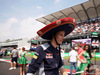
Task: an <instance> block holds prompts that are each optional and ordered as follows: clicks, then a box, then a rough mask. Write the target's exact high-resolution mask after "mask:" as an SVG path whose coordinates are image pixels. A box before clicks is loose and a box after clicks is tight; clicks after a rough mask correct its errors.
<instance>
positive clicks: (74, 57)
mask: <svg viewBox="0 0 100 75" xmlns="http://www.w3.org/2000/svg"><path fill="white" fill-rule="evenodd" d="M69 56H70V62H76V61H77V56H78V53H77V52H76V51H75V50H71V51H70V52H69Z"/></svg>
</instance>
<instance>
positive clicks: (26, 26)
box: [0, 0, 88, 41]
mask: <svg viewBox="0 0 100 75" xmlns="http://www.w3.org/2000/svg"><path fill="white" fill-rule="evenodd" d="M85 1H88V0H0V41H5V40H6V39H17V38H24V37H27V38H33V37H35V36H36V35H37V34H36V32H37V31H38V30H39V29H40V28H42V27H44V26H45V25H44V24H42V23H40V22H38V21H36V20H35V19H36V18H39V17H42V16H46V15H48V14H51V13H54V12H57V11H59V10H62V9H65V8H68V7H71V6H74V5H77V4H80V3H83V2H85Z"/></svg>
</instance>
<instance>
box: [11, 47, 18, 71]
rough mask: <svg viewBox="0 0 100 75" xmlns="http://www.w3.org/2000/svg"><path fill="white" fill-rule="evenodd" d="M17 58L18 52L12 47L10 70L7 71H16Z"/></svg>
mask: <svg viewBox="0 0 100 75" xmlns="http://www.w3.org/2000/svg"><path fill="white" fill-rule="evenodd" d="M17 57H18V51H17V49H16V47H14V49H13V50H12V53H11V68H10V69H9V70H12V69H16V63H17ZM13 63H14V67H13Z"/></svg>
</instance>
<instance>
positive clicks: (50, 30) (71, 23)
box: [37, 17, 76, 40]
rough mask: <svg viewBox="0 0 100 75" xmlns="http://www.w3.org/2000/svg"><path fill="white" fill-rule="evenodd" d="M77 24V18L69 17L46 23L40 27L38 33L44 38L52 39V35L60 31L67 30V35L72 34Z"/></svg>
mask: <svg viewBox="0 0 100 75" xmlns="http://www.w3.org/2000/svg"><path fill="white" fill-rule="evenodd" d="M75 26H76V21H75V19H74V18H71V17H67V18H63V19H60V20H57V21H55V22H52V23H50V24H48V25H46V26H45V27H43V28H42V29H40V30H39V31H38V32H37V34H38V35H39V36H40V37H42V38H43V39H47V40H50V39H51V38H52V35H53V34H54V33H56V32H58V31H65V36H66V35H68V34H70V33H71V32H72V31H73V30H74V28H75Z"/></svg>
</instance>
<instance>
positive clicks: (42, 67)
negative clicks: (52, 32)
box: [27, 42, 63, 75]
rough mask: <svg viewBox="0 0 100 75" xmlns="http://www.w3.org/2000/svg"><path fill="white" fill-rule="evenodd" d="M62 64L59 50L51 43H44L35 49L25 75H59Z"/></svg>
mask: <svg viewBox="0 0 100 75" xmlns="http://www.w3.org/2000/svg"><path fill="white" fill-rule="evenodd" d="M61 68H63V62H62V59H61V56H60V55H59V50H58V49H56V48H54V47H53V46H52V45H51V43H50V42H49V43H45V44H43V45H40V46H38V47H37V48H36V52H35V54H34V56H33V59H32V61H31V63H30V64H29V69H28V72H27V75H59V70H60V69H61Z"/></svg>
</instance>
